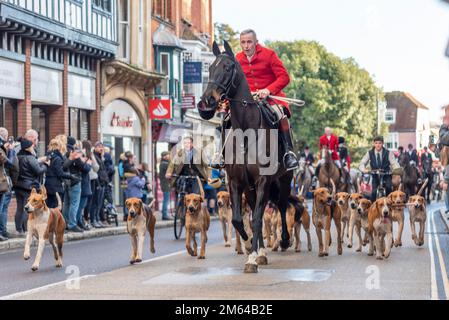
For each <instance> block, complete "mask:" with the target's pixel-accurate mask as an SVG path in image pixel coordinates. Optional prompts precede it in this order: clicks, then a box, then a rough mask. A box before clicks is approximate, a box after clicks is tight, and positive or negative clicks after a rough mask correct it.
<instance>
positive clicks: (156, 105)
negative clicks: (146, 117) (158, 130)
mask: <svg viewBox="0 0 449 320" xmlns="http://www.w3.org/2000/svg"><path fill="white" fill-rule="evenodd" d="M149 114H150V119H171V118H172V107H171V100H170V99H150V103H149Z"/></svg>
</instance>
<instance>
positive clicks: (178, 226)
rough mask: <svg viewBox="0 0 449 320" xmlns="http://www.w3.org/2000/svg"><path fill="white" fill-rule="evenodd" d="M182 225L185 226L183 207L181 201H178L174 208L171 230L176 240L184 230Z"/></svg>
mask: <svg viewBox="0 0 449 320" xmlns="http://www.w3.org/2000/svg"><path fill="white" fill-rule="evenodd" d="M184 225H185V207H184V204H183V201H179V202H178V204H177V206H176V212H175V220H174V223H173V229H174V232H175V238H176V240H178V239H179V238H181V234H182V230H183V229H184Z"/></svg>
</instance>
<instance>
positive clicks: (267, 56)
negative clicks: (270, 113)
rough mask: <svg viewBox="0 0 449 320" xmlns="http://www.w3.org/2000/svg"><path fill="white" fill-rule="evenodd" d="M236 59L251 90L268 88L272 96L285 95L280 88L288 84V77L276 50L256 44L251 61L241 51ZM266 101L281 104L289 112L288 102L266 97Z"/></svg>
mask: <svg viewBox="0 0 449 320" xmlns="http://www.w3.org/2000/svg"><path fill="white" fill-rule="evenodd" d="M236 59H237V61H238V62H239V63H240V65H241V66H242V69H243V72H244V73H245V76H246V80H247V81H248V84H249V88H250V90H251V92H256V91H257V90H262V89H268V90H270V93H271V94H272V95H274V96H280V97H285V94H284V93H283V92H282V89H284V88H285V87H286V86H287V85H288V84H289V82H290V77H289V75H288V72H287V70H286V69H285V67H284V64H283V63H282V61H281V60H280V59H279V57H278V56H277V55H276V52H274V51H273V50H271V49H268V48H265V47H262V46H261V45H260V44H257V45H256V52H255V53H254V56H253V57H252V59H251V62H249V61H248V58H247V57H246V55H245V54H244V53H243V52H239V53H238V54H237V56H236ZM268 101H269V103H270V104H271V105H273V104H280V105H283V106H285V107H286V108H287V110H288V112H290V109H289V107H288V103H286V102H281V101H276V100H273V99H268Z"/></svg>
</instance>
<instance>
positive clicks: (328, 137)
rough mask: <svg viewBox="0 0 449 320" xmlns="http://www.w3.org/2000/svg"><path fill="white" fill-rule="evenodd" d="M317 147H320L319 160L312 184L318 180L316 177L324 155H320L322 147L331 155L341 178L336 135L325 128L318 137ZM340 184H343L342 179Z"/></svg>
mask: <svg viewBox="0 0 449 320" xmlns="http://www.w3.org/2000/svg"><path fill="white" fill-rule="evenodd" d="M319 147H320V154H319V159H320V160H319V161H318V165H317V167H316V170H315V177H314V182H315V181H316V180H318V175H319V174H320V169H321V165H322V164H324V155H323V153H322V150H323V147H327V150H328V151H330V152H331V153H332V160H333V161H334V162H335V164H336V165H337V167H338V169H339V170H340V176H341V177H342V172H341V161H340V157H339V156H338V138H337V136H336V135H334V134H333V133H332V129H331V128H329V127H326V128H325V129H324V134H323V135H322V136H321V137H320V142H319ZM342 182H344V180H343V179H342Z"/></svg>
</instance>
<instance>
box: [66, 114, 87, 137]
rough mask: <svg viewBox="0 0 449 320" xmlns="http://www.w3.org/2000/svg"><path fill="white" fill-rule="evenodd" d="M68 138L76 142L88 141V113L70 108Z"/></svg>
mask: <svg viewBox="0 0 449 320" xmlns="http://www.w3.org/2000/svg"><path fill="white" fill-rule="evenodd" d="M69 122H70V132H69V134H70V136H72V137H74V138H75V139H77V140H81V141H83V140H89V138H90V130H89V128H90V111H87V110H82V109H77V108H70V112H69Z"/></svg>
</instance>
